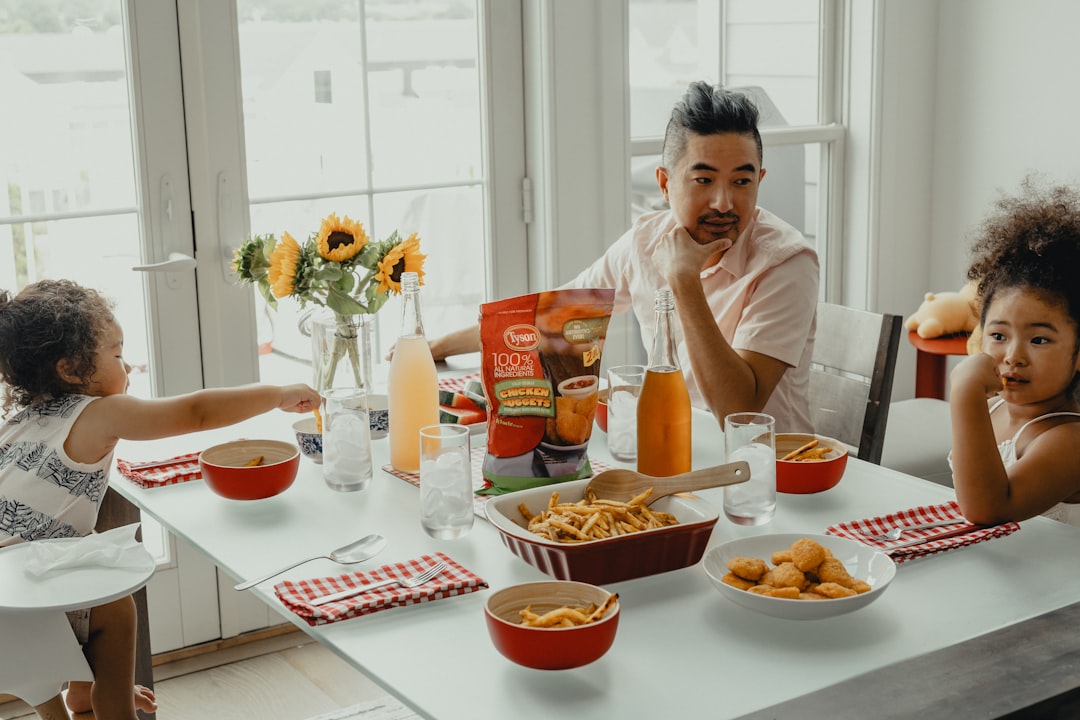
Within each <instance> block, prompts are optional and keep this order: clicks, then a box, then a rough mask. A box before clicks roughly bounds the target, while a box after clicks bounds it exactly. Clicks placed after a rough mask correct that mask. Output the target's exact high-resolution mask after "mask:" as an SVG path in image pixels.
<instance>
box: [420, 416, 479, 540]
mask: <svg viewBox="0 0 1080 720" xmlns="http://www.w3.org/2000/svg"><path fill="white" fill-rule="evenodd" d="M420 524H421V525H422V526H423V528H424V531H425V532H426V533H427V534H428V535H430V536H431V537H433V538H440V539H453V538H458V537H461V536H462V535H465V534H466V533H468V532H469V531H470V530H471V529H472V526H473V485H472V458H471V455H470V447H469V428H468V427H466V426H464V425H451V424H447V423H443V424H439V425H427V426H425V427H422V428H420Z"/></svg>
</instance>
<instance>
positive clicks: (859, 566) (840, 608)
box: [701, 533, 896, 620]
mask: <svg viewBox="0 0 1080 720" xmlns="http://www.w3.org/2000/svg"><path fill="white" fill-rule="evenodd" d="M799 538H812V539H814V540H817V541H818V542H819V543H821V544H822V545H824V546H825V547H827V548H829V550H831V551H832V554H833V556H834V557H836V558H838V559H839V560H840V561H841V562H842V563H844V567H845V568H847V571H848V573H850V574H851V576H852V577H854V578H857V579H859V580H865V581H866V582H868V583H869V584H870V587H871V590H870V591H869V592H865V593H862V594H861V595H855V596H854V597H848V598H836V599H830V600H786V599H784V598H771V597H766V596H764V595H757V594H755V593H751V592H747V591H745V590H739V589H738V588H736V587H732V586H731V585H728V584H727V583H724V582H722V581H721V580H720V578H721V577H723V576H724V575H726V574H727V572H728V568H727V564H728V561H729V560H731V559H732V558H736V557H756V558H761V559H762V560H764V561H765V562H766V564H768V565H770V566H771V563H770V562H769V558H770V557H772V554H773V553H774V552H777V551H779V550H786V549H788V548H790V547H791V544H792V543H793V542H795V541H796V540H798V539H799ZM701 564H702V566H703V567H704V568H705V574H706V575H708V576H709V580H710V581H712V584H713V586H714V587H715V588H716V589H717V590H719V591H720V594H721V595H723V596H724V597H726V598H727V599H728V600H731V601H732V602H734V603H737V604H739V605H742V606H743V607H745V608H748V609H750V610H753V611H755V612H759V613H764V614H765V615H772V616H773V617H778V618H784V619H786V620H819V619H821V618H827V617H833V616H836V615H843V614H845V613H849V612H852V611H853V610H858V609H859V608H862V607H866V606H867V605H869V604H870V603H872V602H874V601H875V600H877V599H878V598H879V597H881V594H882V593H883V592H885V588H887V587H888V586H889V583H890V582H892V579H893V577H895V576H896V563H894V562H893V560H892V558H890V557H889V556H888V555H886V554H885V553H883V552H879V551H877V550H874V549H873V548H870V547H867V546H866V545H862V544H861V543H857V542H855V541H854V540H848V539H846V538H839V537H834V536H832V535H807V534H799V533H786V534H776V535H757V536H754V537H747V538H740V539H738V540H730V541H728V542H726V543H723V544H722V545H718V546H716V547H714V548H713V549H712V550H710V551H709V552H707V553H705V558H704V559H703V560H702V563H701Z"/></svg>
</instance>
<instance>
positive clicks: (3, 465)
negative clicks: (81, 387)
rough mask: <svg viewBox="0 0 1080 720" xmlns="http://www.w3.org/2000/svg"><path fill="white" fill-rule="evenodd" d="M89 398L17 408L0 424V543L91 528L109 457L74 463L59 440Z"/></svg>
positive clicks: (67, 534)
mask: <svg viewBox="0 0 1080 720" xmlns="http://www.w3.org/2000/svg"><path fill="white" fill-rule="evenodd" d="M94 400H97V398H96V397H90V396H87V395H69V396H67V397H63V398H59V399H57V400H53V401H51V402H48V403H44V404H42V405H33V406H31V407H28V408H23V409H22V410H21V411H19V412H18V413H16V414H15V415H14V416H13V417H11V418H9V419H8V420H7V421H6V422H4V424H3V425H0V547H5V546H7V545H14V544H16V543H20V542H28V541H31V540H41V539H43V538H56V537H80V536H83V535H89V534H90V533H91V532H93V530H94V525H95V523H96V522H97V514H98V509H99V508H100V507H101V499H102V497H103V496H104V495H105V490H106V488H107V487H108V482H109V469H110V468H111V467H112V458H113V456H112V453H109V454H108V455H106V456H105V457H103V458H102V459H101V460H99V461H98V462H96V463H90V464H84V463H77V462H75V461H73V460H72V459H71V458H69V457H68V456H67V453H66V452H64V442H65V441H66V440H67V436H68V433H69V432H70V431H71V426H72V425H74V424H75V420H76V419H78V417H79V415H80V414H82V411H83V410H85V409H86V407H87V406H88V405H89V404H90V403H91V402H93V401H94Z"/></svg>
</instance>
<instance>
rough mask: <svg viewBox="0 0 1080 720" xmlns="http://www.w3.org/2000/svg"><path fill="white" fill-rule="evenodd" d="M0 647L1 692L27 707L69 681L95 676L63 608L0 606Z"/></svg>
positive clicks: (50, 694) (51, 695)
mask: <svg viewBox="0 0 1080 720" xmlns="http://www.w3.org/2000/svg"><path fill="white" fill-rule="evenodd" d="M0 647H3V648H4V652H3V653H0V692H4V693H7V694H9V695H14V696H15V697H17V698H19V699H21V700H23V701H24V702H25V703H26V704H28V705H30V707H34V706H36V705H40V704H42V703H43V702H45V701H46V700H48V699H49V698H51V697H53V696H55V695H57V694H58V693H59V692H60V689H61V687H62V685H63V683H65V682H67V681H69V680H86V681H93V679H94V676H93V675H92V674H91V673H90V666H89V665H87V664H86V658H84V657H83V654H82V647H80V646H79V643H78V641H77V640H76V639H75V635H74V633H72V632H71V625H69V624H68V621H67V617H66V616H65V615H64V613H63V612H62V611H59V610H53V611H47V612H16V611H10V610H3V609H0Z"/></svg>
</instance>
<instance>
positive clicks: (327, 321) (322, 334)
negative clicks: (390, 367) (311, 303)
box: [301, 311, 375, 392]
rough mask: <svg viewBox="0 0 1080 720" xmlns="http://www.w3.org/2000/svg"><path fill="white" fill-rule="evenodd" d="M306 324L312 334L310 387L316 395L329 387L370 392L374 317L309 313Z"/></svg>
mask: <svg viewBox="0 0 1080 720" xmlns="http://www.w3.org/2000/svg"><path fill="white" fill-rule="evenodd" d="M303 323H304V321H303V320H302V325H301V331H303V329H304V328H303ZM307 324H308V329H309V330H310V333H311V365H312V381H311V382H312V387H314V388H315V389H316V390H318V391H319V392H322V391H323V390H326V389H328V388H332V387H355V388H358V389H362V390H364V391H365V392H371V389H372V369H373V362H374V359H373V347H372V342H373V337H374V329H375V323H374V318H373V317H372V316H371V315H364V314H360V315H338V314H337V313H334V312H330V311H324V312H319V313H314V314H312V315H311V317H310V319H307Z"/></svg>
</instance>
